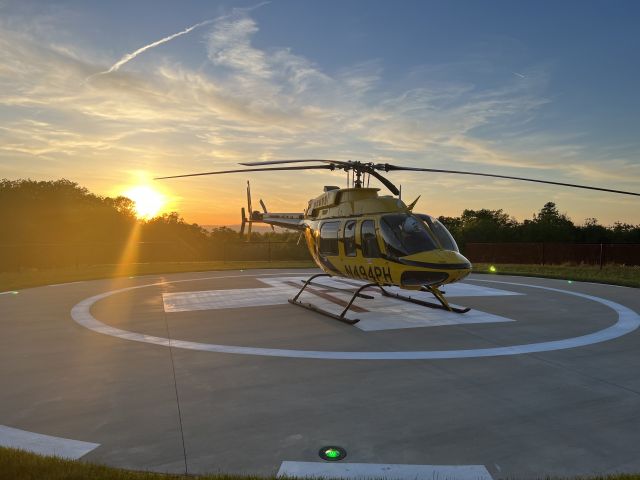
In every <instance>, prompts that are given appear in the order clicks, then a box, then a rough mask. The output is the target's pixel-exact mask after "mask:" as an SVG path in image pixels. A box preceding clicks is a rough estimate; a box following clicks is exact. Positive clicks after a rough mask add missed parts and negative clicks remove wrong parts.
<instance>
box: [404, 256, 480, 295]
mask: <svg viewBox="0 0 640 480" xmlns="http://www.w3.org/2000/svg"><path fill="white" fill-rule="evenodd" d="M402 260H403V262H402V263H405V264H407V265H411V266H415V267H424V268H428V269H429V270H431V271H430V272H426V273H425V272H424V271H422V272H414V271H407V272H405V274H403V280H402V283H403V285H405V287H410V286H411V285H413V284H418V283H420V284H421V285H424V284H440V285H443V284H446V283H452V282H457V281H460V280H462V279H463V278H465V277H466V276H467V275H469V273H471V262H469V260H467V259H466V258H465V257H464V255H462V254H460V253H458V252H455V251H453V250H436V251H434V250H430V251H426V252H421V253H417V254H414V255H410V256H407V257H404V258H403V259H402ZM433 270H436V271H438V272H433ZM427 273H428V275H426V274H427ZM436 273H437V275H436ZM438 275H439V276H438ZM404 277H406V278H404ZM414 277H415V278H414ZM423 277H424V278H423ZM427 277H428V278H427ZM432 277H433V278H432ZM436 277H437V278H436Z"/></svg>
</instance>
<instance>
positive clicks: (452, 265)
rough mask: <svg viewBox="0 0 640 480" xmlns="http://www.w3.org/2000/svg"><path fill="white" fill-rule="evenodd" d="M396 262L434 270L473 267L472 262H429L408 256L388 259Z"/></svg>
mask: <svg viewBox="0 0 640 480" xmlns="http://www.w3.org/2000/svg"><path fill="white" fill-rule="evenodd" d="M387 260H389V261H391V262H394V263H400V264H402V265H409V266H411V267H423V268H432V269H434V270H467V269H469V268H471V264H470V263H427V262H418V261H416V260H407V259H406V258H394V259H389V258H388V259H387Z"/></svg>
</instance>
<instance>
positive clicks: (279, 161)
mask: <svg viewBox="0 0 640 480" xmlns="http://www.w3.org/2000/svg"><path fill="white" fill-rule="evenodd" d="M302 162H322V163H335V164H337V165H344V164H348V163H349V162H345V161H343V160H321V159H311V158H309V159H305V160H267V161H266V162H243V163H240V165H247V166H249V167H253V166H257V165H276V164H279V163H302Z"/></svg>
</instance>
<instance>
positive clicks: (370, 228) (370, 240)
mask: <svg viewBox="0 0 640 480" xmlns="http://www.w3.org/2000/svg"><path fill="white" fill-rule="evenodd" d="M360 242H361V243H362V256H363V257H365V258H376V257H379V256H380V247H378V239H377V238H376V225H375V223H373V220H365V221H364V222H362V226H361V227H360Z"/></svg>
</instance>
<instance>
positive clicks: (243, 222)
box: [240, 207, 247, 238]
mask: <svg viewBox="0 0 640 480" xmlns="http://www.w3.org/2000/svg"><path fill="white" fill-rule="evenodd" d="M240 215H241V216H242V218H241V223H240V238H242V237H243V236H244V226H245V224H246V223H247V214H246V212H245V211H244V207H242V208H241V209H240Z"/></svg>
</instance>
